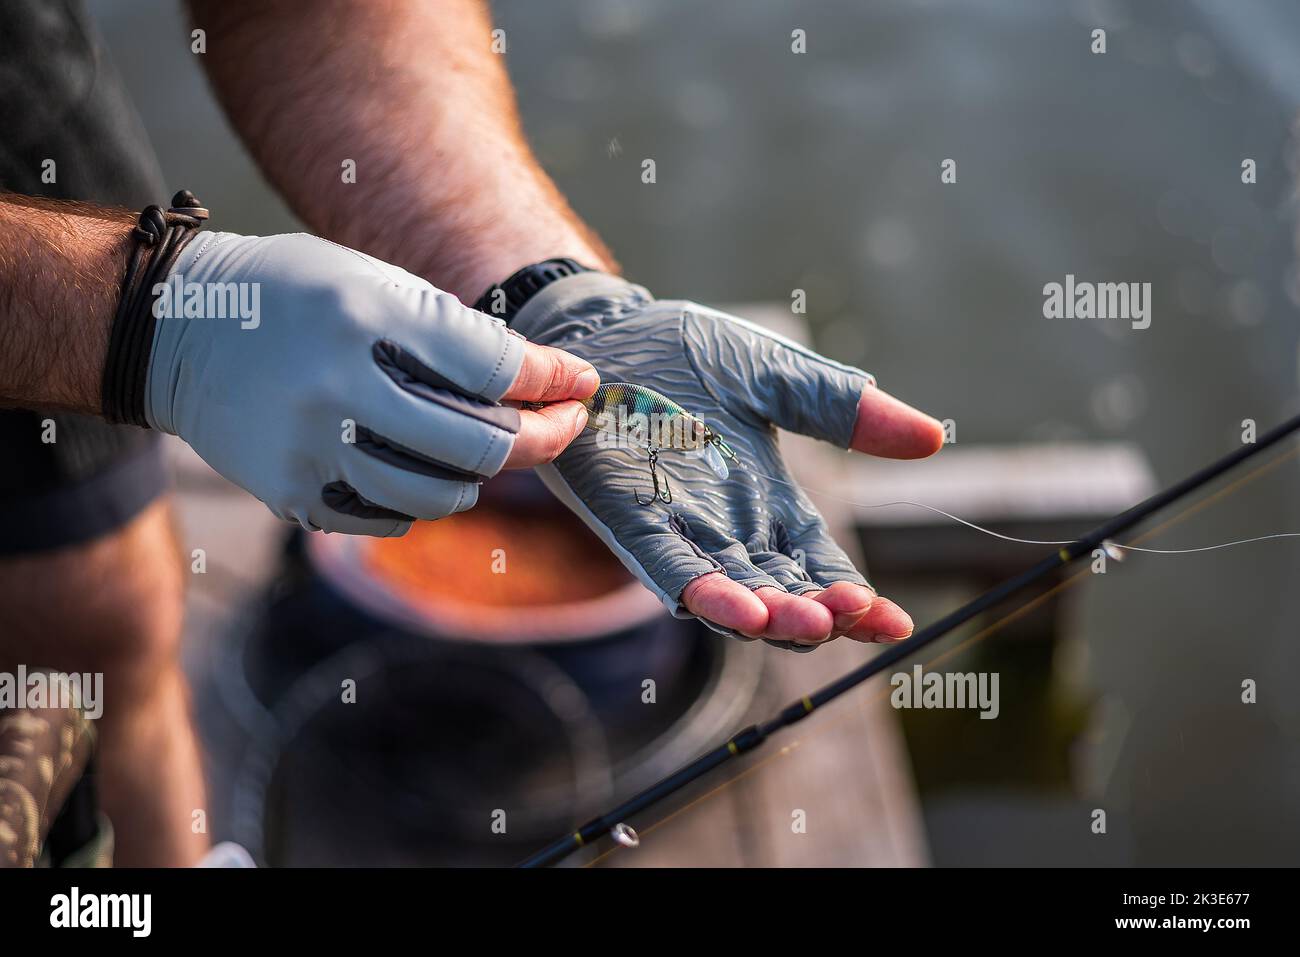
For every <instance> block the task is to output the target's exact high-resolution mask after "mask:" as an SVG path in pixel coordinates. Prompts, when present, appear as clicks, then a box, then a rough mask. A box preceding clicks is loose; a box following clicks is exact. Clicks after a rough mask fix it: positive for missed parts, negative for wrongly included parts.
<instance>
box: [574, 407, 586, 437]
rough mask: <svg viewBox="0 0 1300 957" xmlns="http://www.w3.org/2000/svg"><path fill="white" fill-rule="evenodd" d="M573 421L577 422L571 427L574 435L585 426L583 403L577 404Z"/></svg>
mask: <svg viewBox="0 0 1300 957" xmlns="http://www.w3.org/2000/svg"><path fill="white" fill-rule="evenodd" d="M574 422H576V423H577V424H576V425H575V426H574V428H573V434H574V435H577V434H578V433H579V432H581V431H582V430H583V429H585V428H586V427H587V407H586V406H585V405H580V406H578V414H577V415H576V416H574Z"/></svg>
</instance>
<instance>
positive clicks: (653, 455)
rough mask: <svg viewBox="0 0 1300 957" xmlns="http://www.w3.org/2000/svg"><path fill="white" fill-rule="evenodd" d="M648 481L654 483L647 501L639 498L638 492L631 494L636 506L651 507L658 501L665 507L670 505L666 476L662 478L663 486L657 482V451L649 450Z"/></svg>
mask: <svg viewBox="0 0 1300 957" xmlns="http://www.w3.org/2000/svg"><path fill="white" fill-rule="evenodd" d="M649 461H650V480H651V481H652V482H653V483H654V494H653V495H651V496H650V497H649V498H647V499H642V498H641V493H640V492H633V493H632V497H633V498H635V499H636V503H637V504H638V505H653V504H654V503H655V500H656V499H658V500H659V501H660V502H663V503H664V504H665V505H671V504H672V501H673V492H672V489H671V488H669V487H668V476H666V475H665V476H664V479H663V484H662V485H661V484H660V482H659V450H658V449H651V450H650V459H649Z"/></svg>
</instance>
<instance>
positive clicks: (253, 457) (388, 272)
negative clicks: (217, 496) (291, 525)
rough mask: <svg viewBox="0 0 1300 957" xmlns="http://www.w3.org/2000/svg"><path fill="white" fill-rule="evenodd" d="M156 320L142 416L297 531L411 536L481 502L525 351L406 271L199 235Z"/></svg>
mask: <svg viewBox="0 0 1300 957" xmlns="http://www.w3.org/2000/svg"><path fill="white" fill-rule="evenodd" d="M167 282H168V286H169V288H168V289H165V290H162V291H161V293H160V296H159V299H158V301H157V303H156V305H155V315H158V314H159V313H160V312H161V313H163V314H162V315H161V316H159V318H158V319H157V323H156V332H155V334H154V340H153V351H152V355H151V358H150V360H149V371H148V379H147V384H146V388H145V401H144V404H145V409H144V414H145V417H146V418H147V420H148V422H149V424H150V425H151V426H153V427H154V428H157V429H161V430H163V431H165V432H171V433H173V434H174V435H179V436H180V437H181V438H182V439H184V440H185V441H186V442H188V443H189V444H190V445H191V446H192V447H193V448H194V450H195V451H196V452H198V454H199V455H200V456H202V457H203V458H204V459H205V460H206V461H207V463H208V464H209V465H211V466H212V467H213V468H214V469H216V470H217V471H218V472H220V473H221V474H222V475H224V476H225V477H226V478H228V479H230V480H231V481H232V482H234V483H235V484H237V485H240V486H242V487H243V488H245V489H247V490H248V491H249V492H251V493H252V494H254V495H256V496H257V497H258V498H259V499H261V500H262V501H263V502H265V503H266V505H267V507H269V508H270V509H271V511H272V512H274V513H275V514H276V515H277V516H279V517H280V518H282V519H286V520H289V521H294V522H297V523H298V524H300V525H302V526H303V527H304V528H307V529H311V530H322V529H323V530H324V531H334V532H351V533H357V534H364V535H379V536H386V535H401V534H403V533H405V532H406V530H407V529H408V528H409V527H410V523H411V520H412V519H414V518H425V519H431V518H441V517H443V516H445V515H449V514H451V513H452V512H459V511H464V510H465V509H468V508H470V507H472V506H473V505H474V503H475V502H476V501H477V499H478V483H479V482H481V481H482V479H483V478H484V477H486V476H491V475H494V474H495V473H496V472H497V471H498V470H499V469H500V468H501V466H502V464H504V462H505V460H506V457H507V456H508V455H509V453H510V449H511V447H512V446H513V444H514V435H515V433H516V432H517V431H518V428H519V413H518V411H517V410H515V409H511V408H506V407H504V406H501V405H499V404H498V400H499V399H500V398H501V396H502V395H503V394H504V393H505V391H506V390H507V389H508V388H509V387H510V385H511V383H512V382H513V381H514V378H515V376H516V374H517V373H518V372H519V367H520V365H521V364H522V362H523V355H524V342H523V340H521V339H520V338H519V337H518V336H515V335H512V334H511V333H510V332H509V330H507V329H506V328H505V325H504V324H503V323H502V322H501V321H500V320H498V319H494V318H491V317H489V316H485V315H483V314H482V313H479V312H475V311H474V310H472V309H470V308H468V307H466V306H463V305H461V303H460V301H459V300H457V299H456V298H455V297H454V296H452V295H449V294H447V293H444V292H440V291H439V290H437V289H435V288H434V287H433V286H431V285H430V284H429V283H428V282H426V281H425V280H423V279H420V278H419V277H417V276H413V275H411V274H410V273H408V272H406V271H405V270H402V269H399V268H397V267H396V266H391V265H389V264H387V263H384V262H381V261H380V260H378V259H374V258H373V257H370V256H366V255H364V254H362V253H359V252H357V251H355V250H352V249H348V248H346V247H344V246H339V245H337V244H335V243H331V242H327V241H325V240H322V239H317V238H315V237H312V236H307V235H303V234H294V235H286V236H266V237H258V236H237V235H235V234H233V233H202V234H200V235H199V236H197V237H196V238H195V239H194V240H193V241H192V242H191V243H190V244H189V245H188V246H187V247H186V248H185V249H184V250H183V251H182V253H181V255H180V257H179V258H178V259H177V261H176V265H175V267H174V268H173V270H172V272H171V273H170V275H169V277H168V281H167Z"/></svg>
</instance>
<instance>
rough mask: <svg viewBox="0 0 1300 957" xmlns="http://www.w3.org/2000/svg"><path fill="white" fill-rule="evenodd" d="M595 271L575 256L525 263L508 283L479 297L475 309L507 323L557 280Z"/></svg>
mask: <svg viewBox="0 0 1300 957" xmlns="http://www.w3.org/2000/svg"><path fill="white" fill-rule="evenodd" d="M580 272H591V270H590V269H588V268H587V267H586V266H584V265H582V264H581V263H579V262H576V261H575V260H572V259H547V260H545V261H544V262H539V263H533V264H532V265H531V266H525V267H524V268H523V269H520V270H519V271H518V272H516V273H514V274H513V275H511V277H510V278H509V279H507V280H505V281H504V282H498V283H494V284H492V285H491V286H489V287H488V289H487V291H486V292H485V293H483V295H481V296H479V297H478V300H477V301H476V302H475V303H474V308H475V309H477V310H478V311H479V312H486V313H487V314H488V315H489V316H495V317H496V318H498V319H501V320H503V321H504V322H505V323H506V325H509V324H510V320H511V319H513V318H514V317H515V315H516V314H517V313H518V312H519V310H520V309H522V308H523V305H524V303H526V302H527V301H528V300H529V299H531V298H533V296H535V295H537V294H538V293H539V292H541V291H542V290H543V289H545V288H546V287H547V286H549V285H550V284H551V283H553V282H555V280H557V279H563V278H564V277H566V276H576V275H577V274H578V273H580Z"/></svg>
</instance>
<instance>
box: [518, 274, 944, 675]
mask: <svg viewBox="0 0 1300 957" xmlns="http://www.w3.org/2000/svg"><path fill="white" fill-rule="evenodd" d="M511 327H512V328H513V329H515V330H517V331H518V332H520V333H522V334H523V335H525V336H526V337H528V339H529V340H531V341H533V342H540V343H545V344H548V345H554V346H559V347H561V348H563V349H565V350H567V351H569V352H572V353H574V354H576V355H579V356H582V357H584V358H586V359H588V360H590V361H591V362H592V363H593V364H594V365H595V366H596V368H597V369H598V370H599V371H600V374H601V379H602V381H604V382H606V383H610V382H628V383H632V384H634V385H640V386H645V387H648V388H650V389H653V390H655V391H656V392H660V393H662V394H663V395H665V396H667V397H668V398H669V399H672V400H673V401H674V402H677V403H678V404H679V405H681V406H682V407H683V408H685V409H686V410H687V411H688V412H690V413H692V414H694V415H696V416H698V417H699V418H701V419H702V420H703V421H704V422H705V423H706V424H708V425H709V426H710V427H712V428H713V429H714V430H715V431H716V432H717V433H718V434H719V435H720V436H721V437H722V438H723V439H724V440H725V441H726V442H727V443H728V444H729V445H730V446H731V447H732V448H733V449H734V450H735V453H736V455H737V457H738V460H739V464H736V463H732V462H728V463H727V464H728V465H729V466H730V475H729V476H728V477H727V478H725V479H720V478H719V477H718V476H717V475H716V474H715V473H714V472H713V471H712V470H711V469H710V468H709V466H708V465H707V464H706V462H705V461H704V460H703V459H702V458H701V457H699V456H693V455H689V454H686V453H684V452H680V451H674V450H668V451H664V452H662V453H661V454H660V455H659V457H658V469H659V472H660V473H661V476H662V477H665V478H666V479H667V481H668V483H669V486H670V488H671V494H672V502H671V503H670V504H667V503H664V502H662V501H655V502H653V503H651V504H649V505H641V504H638V502H637V500H636V496H637V495H640V496H641V498H642V499H643V500H644V499H645V498H646V497H647V496H648V495H649V493H650V490H651V478H650V472H649V469H648V467H647V461H646V453H645V452H644V451H641V450H638V449H635V448H632V449H622V448H610V447H609V446H610V444H611V443H609V442H608V441H606V440H605V439H604V437H603V436H601V435H600V434H598V433H596V432H593V431H591V430H588V431H586V432H584V433H583V434H582V435H580V436H579V437H578V438H577V439H576V440H575V441H574V443H573V444H572V445H571V446H569V448H568V449H567V450H566V451H565V452H564V453H563V454H562V455H560V457H559V458H558V459H556V460H555V462H554V463H553V464H551V465H545V466H542V467H540V468H539V469H538V472H539V474H540V475H541V477H542V479H543V481H544V482H546V484H547V486H548V487H549V488H550V489H551V490H552V491H553V492H554V493H555V494H556V495H557V496H558V497H559V498H561V499H562V500H563V501H564V502H565V503H566V504H568V505H569V507H570V508H572V509H573V510H574V511H575V512H576V513H577V514H578V515H579V516H581V517H582V518H583V519H584V520H585V521H586V522H587V524H588V525H589V526H590V527H591V528H592V529H593V530H594V531H595V532H596V533H597V534H598V535H599V536H600V537H601V538H602V539H603V540H604V541H605V543H606V544H607V545H608V546H609V547H610V548H611V549H612V550H613V551H614V553H615V554H616V555H618V557H619V558H620V559H621V560H622V561H623V563H624V564H625V565H626V566H627V567H628V569H629V570H631V571H632V572H633V573H634V574H635V575H636V576H637V577H638V578H639V579H640V580H641V581H642V583H644V584H645V585H646V587H648V588H650V589H651V591H653V592H655V593H656V594H657V595H658V596H659V597H660V599H661V600H662V601H663V602H664V603H665V604H666V605H667V606H668V608H669V610H670V611H672V613H673V614H675V615H677V616H678V617H690V615H691V613H694V614H695V615H696V616H697V617H699V618H701V619H702V620H704V621H705V622H706V623H707V624H709V625H710V627H712V628H714V629H715V630H717V631H721V632H723V633H725V634H730V635H733V636H735V637H746V638H752V637H763V638H765V639H767V640H768V641H769V642H770V643H771V644H776V645H778V646H780V647H785V648H791V649H794V650H807V649H808V648H810V647H815V646H816V644H817V643H819V642H821V641H824V640H826V639H827V638H831V637H835V636H837V635H839V634H847V635H849V636H850V637H853V638H857V639H859V640H867V641H870V640H876V641H885V640H895V639H898V638H903V637H906V636H907V635H909V634H910V633H911V630H912V623H911V620H910V618H908V617H907V615H906V613H904V612H903V611H902V610H901V609H899V608H898V606H896V605H894V604H893V603H892V602H889V601H887V600H886V599H883V598H877V597H876V596H875V595H874V592H873V591H872V590H871V589H870V587H869V586H868V585H867V582H866V580H865V579H864V578H863V577H862V575H861V574H860V573H859V572H858V571H857V569H856V568H854V567H853V563H852V562H851V561H850V560H849V558H848V556H846V555H845V554H844V552H843V550H842V549H841V548H840V547H839V546H838V545H836V544H835V542H834V541H833V540H832V539H831V537H830V535H829V534H828V533H827V529H826V524H825V522H824V521H823V519H822V517H821V515H820V514H818V512H817V510H816V508H814V507H813V504H812V502H811V501H809V499H808V497H807V495H805V494H804V492H803V491H802V490H801V489H800V488H799V487H798V486H797V485H795V484H794V482H793V479H792V478H791V476H790V473H789V472H788V470H787V469H786V466H785V463H784V462H783V460H782V458H781V453H780V449H779V448H778V446H777V440H776V429H775V426H779V427H781V428H784V429H788V430H790V431H793V432H801V433H803V434H805V435H811V436H814V437H816V438H819V439H823V440H825V441H828V442H831V443H834V444H835V445H837V446H839V447H840V448H847V447H849V446H850V445H852V446H853V447H854V448H857V449H859V450H861V451H871V452H876V453H878V454H880V453H883V454H889V455H894V456H897V457H919V456H921V455H928V454H930V453H932V452H934V451H936V450H937V449H938V447H939V446H940V445H941V444H942V441H943V433H942V428H941V427H940V425H939V423H938V422H936V421H935V420H933V419H931V418H930V417H929V416H925V415H922V414H921V413H919V412H916V411H915V410H913V409H910V408H909V407H907V406H905V405H903V404H902V403H901V402H898V401H897V400H895V399H892V398H890V397H889V396H888V395H886V394H885V393H883V392H879V391H878V390H876V389H875V388H874V387H872V386H873V385H874V383H873V382H872V380H871V378H870V377H869V376H868V375H867V374H866V373H864V372H862V371H860V370H858V369H854V368H850V367H848V366H844V365H840V364H839V363H836V362H832V361H830V360H829V359H826V358H823V357H822V356H819V355H817V354H816V353H814V352H811V351H810V350H808V349H805V348H803V347H802V346H799V345H797V344H795V343H793V342H790V341H788V340H786V339H784V338H781V337H779V336H776V335H774V334H773V333H771V332H768V331H766V330H764V329H762V328H760V327H758V326H755V325H753V324H751V323H748V322H745V321H744V320H742V319H737V318H735V317H732V316H728V315H725V314H723V313H721V312H717V311H716V310H712V309H708V308H706V307H704V306H700V305H697V304H695V303H691V302H669V301H657V300H655V299H654V298H653V297H652V296H651V295H650V294H649V293H648V292H647V291H646V290H645V289H643V288H642V287H640V286H636V285H633V284H631V283H629V282H626V281H624V280H622V279H619V278H617V277H614V276H609V275H606V274H604V273H580V274H578V275H575V276H571V277H568V278H564V279H560V280H557V281H556V282H553V283H552V284H550V285H549V286H547V287H545V288H544V289H542V290H541V291H540V292H539V293H537V294H536V295H535V296H534V297H533V298H532V299H530V300H529V301H528V302H527V303H526V304H525V305H524V306H523V308H522V309H521V310H520V312H519V314H518V315H517V316H515V318H514V319H513V321H512V322H511ZM860 410H866V415H865V416H862V415H860Z"/></svg>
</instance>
